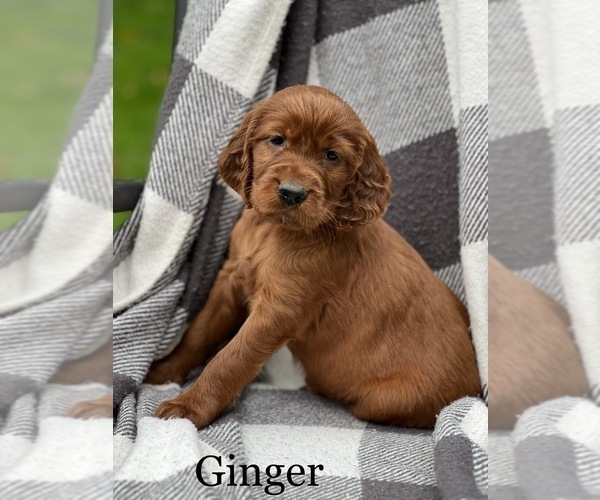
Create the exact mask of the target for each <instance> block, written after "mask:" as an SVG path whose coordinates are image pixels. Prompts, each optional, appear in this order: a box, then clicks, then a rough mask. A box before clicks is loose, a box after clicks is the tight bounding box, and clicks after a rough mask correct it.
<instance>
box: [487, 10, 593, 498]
mask: <svg viewBox="0 0 600 500" xmlns="http://www.w3.org/2000/svg"><path fill="white" fill-rule="evenodd" d="M598 22H600V5H599V4H598V3H597V2H593V1H592V2H591V1H583V2H577V3H576V4H574V3H571V2H565V1H563V0H552V1H550V2H539V1H536V0H500V1H496V2H491V3H490V5H489V27H490V33H489V75H490V85H489V89H490V93H489V98H490V107H491V109H492V110H493V113H491V115H490V123H489V138H490V142H489V149H490V173H489V175H490V185H491V186H493V189H492V190H491V194H490V200H489V210H490V222H491V225H492V227H493V231H492V235H491V238H490V253H492V254H493V255H494V256H495V257H497V258H498V259H499V260H500V261H501V262H503V263H504V264H505V265H506V266H507V267H508V268H510V269H511V270H512V271H513V272H515V273H516V274H518V275H519V276H521V277H522V278H524V279H526V280H527V281H529V282H530V283H532V284H533V285H535V286H537V287H538V288H539V289H541V290H542V291H544V292H545V293H547V294H548V295H549V296H551V297H552V298H554V299H555V300H557V301H558V302H560V303H561V304H562V305H563V306H565V307H567V309H568V311H569V314H570V317H571V322H572V331H573V334H574V337H575V340H576V343H577V346H578V348H579V352H580V353H581V356H582V359H583V363H584V367H585V369H586V373H587V376H588V379H589V382H590V387H591V391H590V396H591V400H589V399H585V398H581V399H577V398H565V399H558V400H556V401H549V402H546V403H544V404H541V405H539V406H538V407H535V408H531V409H529V410H527V411H526V412H525V413H524V414H523V415H522V416H521V417H520V419H519V421H518V423H517V425H516V427H515V429H514V431H513V432H512V433H505V432H502V433H500V432H493V433H491V434H490V467H491V473H490V484H489V488H490V497H492V498H566V497H568V498H595V497H597V496H598V495H600V489H599V488H598V485H599V483H598V477H600V453H599V450H598V447H597V436H596V435H595V434H597V429H599V428H600V410H599V409H598V407H597V406H594V404H593V403H592V401H594V400H595V402H596V404H599V403H600V399H599V398H600V390H599V388H598V387H599V385H598V384H599V382H600V371H599V370H600V281H598V277H599V276H600V270H599V268H598V266H600V204H599V203H598V193H600V169H599V168H598V166H599V165H600V149H599V142H598V137H599V135H598V134H599V131H600V100H599V93H598V92H597V91H593V89H592V87H593V86H594V85H595V83H593V82H595V81H598V78H599V77H600V74H599V72H600V59H599V58H600V51H598V46H599V43H600V35H599V34H598V30H597V29H595V28H594V27H595V26H597V25H598ZM594 47H596V48H595V49H594ZM594 429H596V430H594ZM595 443H596V444H595ZM594 478H595V479H594Z"/></svg>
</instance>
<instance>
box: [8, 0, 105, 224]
mask: <svg viewBox="0 0 600 500" xmlns="http://www.w3.org/2000/svg"><path fill="white" fill-rule="evenodd" d="M97 11H98V3H97V2H96V1H89V0H88V1H81V0H52V1H51V2H47V1H40V0H4V1H3V2H2V15H1V16H0V47H10V50H1V51H0V67H1V68H2V78H0V113H1V115H2V120H0V179H49V178H51V177H52V176H53V175H54V172H55V170H56V167H57V164H58V159H59V155H60V152H61V150H62V148H63V143H64V139H65V131H66V130H67V128H68V125H69V120H70V118H71V116H72V114H73V109H74V108H75V105H76V104H77V100H78V98H79V96H80V95H81V92H82V90H83V88H84V86H85V84H86V83H87V80H88V76H89V73H90V70H91V67H92V63H93V54H94V45H95V43H96V22H97ZM32 12H35V15H32ZM26 213H27V212H16V213H7V214H6V213H5V214H2V213H0V231H2V230H4V229H6V228H8V227H9V226H12V225H13V224H14V223H15V222H16V221H18V220H19V219H21V218H22V217H23V216H24V215H25V214H26Z"/></svg>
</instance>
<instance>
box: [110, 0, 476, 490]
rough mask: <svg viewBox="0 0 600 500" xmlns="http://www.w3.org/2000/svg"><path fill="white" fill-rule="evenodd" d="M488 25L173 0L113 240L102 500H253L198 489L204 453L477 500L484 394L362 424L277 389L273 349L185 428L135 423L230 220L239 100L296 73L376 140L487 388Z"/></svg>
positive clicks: (374, 8) (398, 5)
mask: <svg viewBox="0 0 600 500" xmlns="http://www.w3.org/2000/svg"><path fill="white" fill-rule="evenodd" d="M473 23H475V25H476V26H478V30H477V31H476V32H475V33H474V32H473V31H472V29H471V28H472V26H473ZM486 28H487V18H486V6H485V5H482V4H474V5H469V6H467V5H465V4H464V3H463V2H455V1H435V0H426V1H416V2H378V3H377V4H374V3H367V4H365V3H362V2H342V1H339V0H320V1H317V0H297V1H296V2H294V3H293V4H292V3H291V2H290V1H289V0H287V1H275V0H258V1H255V2H245V1H242V0H229V1H227V2H225V1H219V0H193V1H190V2H189V3H188V5H187V12H186V16H185V19H184V22H183V27H182V31H181V34H180V37H179V41H178V44H177V47H176V50H175V56H174V62H173V68H172V75H171V79H170V84H169V86H168V89H167V92H166V95H165V98H164V102H163V106H162V111H161V115H160V117H159V120H158V124H157V130H156V137H155V145H154V150H153V154H152V158H151V166H150V173H149V176H148V180H147V183H146V185H145V188H144V191H143V193H142V197H141V199H140V201H139V203H138V205H137V206H136V208H135V210H134V212H133V214H132V216H131V218H130V219H129V220H128V222H127V223H126V224H125V225H124V226H123V227H122V228H121V230H120V231H118V232H117V234H116V235H115V241H114V263H115V267H114V273H113V277H114V314H115V318H114V323H113V328H114V389H115V405H116V409H117V411H118V417H117V424H116V427H115V436H114V443H115V457H116V458H115V498H123V499H125V498H127V499H130V498H157V497H160V498H182V497H183V498H185V497H188V496H192V495H194V496H195V495H201V496H203V497H206V498H245V497H248V498H253V497H256V496H260V495H264V494H265V492H264V490H260V489H257V488H243V487H238V488H231V487H229V488H228V487H223V488H216V489H211V488H210V487H203V486H202V485H201V484H200V482H199V481H198V480H197V478H196V475H195V467H196V463H197V462H198V460H199V459H200V458H201V457H202V456H205V455H208V454H213V455H219V456H222V457H223V459H224V460H225V461H227V460H228V458H227V457H228V456H229V454H233V455H234V456H235V459H234V460H233V461H234V463H248V462H252V463H256V464H259V465H260V464H263V465H265V464H277V463H279V464H283V465H285V466H289V465H290V464H292V463H304V464H322V465H323V466H324V470H323V471H321V472H318V483H319V485H320V486H319V487H318V488H310V487H306V488H304V487H302V488H295V489H293V490H292V489H290V490H289V491H288V490H286V493H285V494H286V495H289V497H290V498H309V497H310V498H405V499H408V498H415V499H417V498H419V499H424V498H441V497H443V498H483V497H484V496H485V494H486V490H487V439H486V437H487V408H486V406H485V403H484V402H483V401H482V400H478V399H465V400H461V401H457V402H456V403H454V404H453V405H450V406H449V407H448V408H446V409H445V410H444V412H443V413H442V414H441V415H440V417H439V421H438V425H437V426H436V430H435V432H434V433H433V434H432V433H431V432H423V431H414V430H408V429H403V428H396V427H385V426H375V425H371V424H367V423H365V422H362V421H358V420H356V419H354V418H353V417H352V416H351V415H350V414H349V413H348V412H347V411H346V410H345V409H344V408H342V407H340V406H339V405H337V404H335V403H332V402H330V401H326V400H323V399H321V398H319V397H317V396H315V395H313V394H310V393H307V392H305V391H302V390H292V389H284V388H283V387H298V385H301V383H297V382H296V379H295V378H294V377H293V376H291V375H289V374H286V373H285V372H286V370H288V371H289V370H290V365H291V364H290V362H289V353H288V354H287V355H286V354H285V353H281V352H280V353H278V355H276V356H275V359H274V360H273V363H271V364H270V365H268V366H267V367H266V370H265V371H266V374H265V375H264V377H263V379H262V380H263V383H260V384H253V385H251V386H250V387H249V388H248V389H247V390H246V391H245V392H244V393H243V394H242V396H241V398H240V400H239V401H238V402H237V404H236V405H235V407H234V408H232V409H231V410H230V411H229V412H227V414H226V415H224V416H222V417H221V418H220V419H218V420H217V421H216V422H215V423H214V424H213V425H211V426H209V427H207V428H206V429H202V430H200V431H196V429H195V428H194V427H193V425H192V424H191V423H190V422H187V421H178V420H171V421H160V420H157V419H154V418H152V417H151V415H152V412H153V410H154V408H155V407H156V405H157V404H158V403H159V402H160V401H162V400H164V399H167V398H170V397H173V396H174V395H176V394H177V393H178V392H179V391H180V390H182V389H181V388H180V387H179V386H175V385H165V386H162V387H157V386H146V385H143V384H141V382H142V380H143V378H144V376H145V374H146V372H147V370H148V367H149V366H150V364H151V362H152V361H153V360H155V359H158V358H160V357H161V356H163V355H164V353H165V352H166V350H168V348H169V346H172V345H174V344H175V343H176V342H177V341H178V338H179V336H180V335H181V333H182V331H183V330H184V329H185V327H186V324H187V323H188V322H189V321H190V320H191V318H192V317H193V316H194V315H195V314H196V313H197V312H198V311H199V310H200V308H201V307H202V304H203V302H204V300H205V299H206V296H207V293H208V291H209V290H210V287H211V285H212V282H213V280H214V278H215V276H216V273H217V272H218V269H219V267H220V265H221V263H222V261H223V259H224V257H225V254H226V251H227V245H228V241H229V234H230V231H231V228H232V226H233V224H234V223H235V222H236V220H237V218H238V217H239V214H240V211H241V203H240V200H239V198H238V196H237V195H236V194H235V193H233V192H232V191H231V190H230V189H228V188H227V187H225V186H224V184H223V182H222V181H221V180H220V178H219V176H218V175H217V172H216V164H217V156H218V154H219V152H220V151H221V150H222V148H223V147H224V146H225V145H226V143H227V141H228V140H229V138H230V136H231V135H232V133H233V132H234V130H235V129H236V127H237V126H238V125H239V123H240V121H241V120H242V118H243V116H244V115H245V114H246V113H247V111H248V110H249V109H250V107H251V106H252V105H253V104H254V103H256V102H258V101H259V100H261V99H263V98H265V97H267V96H268V95H270V94H271V93H273V92H274V91H275V90H277V89H279V88H282V87H285V86H287V85H292V84H299V83H310V84H316V85H321V86H324V87H327V88H329V89H330V90H332V91H333V92H335V93H337V94H338V95H340V96H341V97H342V98H343V99H345V100H346V101H347V102H348V103H349V104H350V105H351V106H353V108H354V109H355V110H356V111H357V112H358V113H359V115H360V116H361V118H362V119H363V121H364V122H365V124H366V125H367V127H368V128H369V129H370V131H371V132H372V133H373V134H374V136H375V138H376V140H377V142H378V146H379V150H380V152H381V153H382V155H383V156H384V159H385V161H386V163H387V165H388V167H389V169H390V171H391V173H392V177H393V182H394V186H393V193H394V194H393V199H392V202H391V205H390V208H389V211H388V213H387V215H386V220H387V221H388V222H389V223H390V224H391V225H392V226H393V227H394V228H396V229H397V230H398V231H399V232H400V233H401V234H403V236H404V237H405V238H406V239H407V240H408V241H409V242H410V243H411V244H412V245H413V246H414V247H415V248H416V249H417V250H418V251H419V252H420V254H421V255H422V256H423V257H424V258H425V260H426V261H427V262H428V264H429V265H430V266H431V268H432V269H433V270H434V272H436V274H437V275H438V276H440V277H441V278H442V279H443V280H444V281H446V283H448V284H449V286H450V287H451V288H452V289H453V290H454V291H455V292H456V293H457V295H458V296H459V297H460V298H461V299H462V300H464V301H465V302H466V304H467V306H468V309H469V313H470V316H471V324H472V331H473V340H474V344H475V348H476V352H477V356H478V361H479V367H480V373H481V378H482V381H483V383H484V387H483V388H482V389H485V387H487V293H486V290H487V132H486V123H487V70H486V67H487V66H486V62H487V59H486V57H487V54H486V39H487V38H486ZM286 359H287V360H288V361H287V363H286ZM282 368H283V371H282ZM265 381H268V383H265ZM224 464H225V462H223V465H224ZM235 470H238V469H235ZM263 484H264V483H263Z"/></svg>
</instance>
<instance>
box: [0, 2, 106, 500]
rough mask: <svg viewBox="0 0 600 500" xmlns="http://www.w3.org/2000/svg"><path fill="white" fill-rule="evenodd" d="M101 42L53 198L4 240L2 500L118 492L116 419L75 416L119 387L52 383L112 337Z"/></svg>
mask: <svg viewBox="0 0 600 500" xmlns="http://www.w3.org/2000/svg"><path fill="white" fill-rule="evenodd" d="M109 3H110V2H105V4H106V5H108V4H109ZM109 17H110V16H109ZM99 40H100V42H101V43H99V46H98V50H97V54H96V61H95V64H94V68H93V72H92V75H91V77H90V81H89V84H88V85H87V87H86V89H85V91H84V94H83V96H82V98H81V100H80V103H79V105H78V107H77V109H76V111H75V114H74V117H73V120H72V122H71V127H70V130H69V132H68V135H67V139H66V142H65V145H64V148H63V152H62V154H61V157H60V160H59V165H58V170H57V172H56V175H55V176H54V178H53V180H52V182H51V185H50V188H49V190H48V192H47V193H46V195H45V197H44V198H43V199H42V200H41V201H40V202H39V204H38V205H37V206H36V207H35V208H34V210H33V211H32V212H31V213H30V214H29V216H28V217H26V218H25V219H23V220H22V221H20V222H19V223H18V224H16V225H15V226H13V227H12V228H10V229H8V230H7V231H5V232H3V233H2V234H0V283H2V285H1V286H0V497H2V498H11V499H21V498H27V499H30V498H40V499H47V498H111V494H112V488H111V471H112V460H111V459H112V448H111V441H110V439H111V435H112V432H111V430H112V426H111V422H110V420H109V419H99V420H94V421H78V420H75V419H72V418H67V417H65V411H66V410H67V409H68V408H70V407H71V406H72V405H73V404H74V403H76V402H78V401H83V400H89V399H93V398H95V397H98V396H101V395H102V394H106V393H107V392H108V391H109V390H110V389H109V388H108V387H106V386H103V385H100V384H89V383H82V384H79V385H75V384H74V385H72V386H62V385H57V384H49V383H48V381H49V380H50V379H51V377H52V376H53V375H54V374H55V373H56V371H57V369H58V367H59V366H60V365H61V364H62V363H63V362H64V361H66V360H72V359H78V358H81V357H83V356H85V355H86V354H89V353H91V352H93V351H94V350H96V349H97V348H98V347H99V346H100V345H102V344H106V343H107V342H109V341H110V338H111V321H112V314H111V309H112V307H111V306H112V304H111V302H112V282H111V278H110V274H108V272H109V271H110V268H111V234H112V28H108V29H106V30H105V31H103V32H102V33H100V37H99ZM32 147H35V145H32ZM82 382H84V381H82Z"/></svg>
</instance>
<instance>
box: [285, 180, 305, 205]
mask: <svg viewBox="0 0 600 500" xmlns="http://www.w3.org/2000/svg"><path fill="white" fill-rule="evenodd" d="M307 195H308V192H307V191H306V189H304V188H302V187H300V186H296V185H294V184H290V183H289V182H282V183H281V184H279V198H281V201H283V203H285V204H286V205H290V206H293V205H300V204H301V203H302V202H303V201H304V200H306V196H307Z"/></svg>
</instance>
